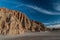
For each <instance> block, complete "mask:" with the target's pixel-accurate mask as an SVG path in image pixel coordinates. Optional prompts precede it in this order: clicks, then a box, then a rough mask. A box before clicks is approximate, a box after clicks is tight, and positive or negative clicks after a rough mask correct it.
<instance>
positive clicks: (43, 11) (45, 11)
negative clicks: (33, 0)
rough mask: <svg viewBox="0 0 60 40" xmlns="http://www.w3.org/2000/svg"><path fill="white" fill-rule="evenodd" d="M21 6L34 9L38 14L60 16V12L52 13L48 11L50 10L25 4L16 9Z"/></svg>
mask: <svg viewBox="0 0 60 40" xmlns="http://www.w3.org/2000/svg"><path fill="white" fill-rule="evenodd" d="M20 6H26V7H29V8H32V9H34V10H36V11H38V12H41V13H45V14H49V15H60V12H52V11H48V10H45V9H43V8H40V7H37V6H33V5H27V4H23V3H22V4H20V5H17V6H16V7H20Z"/></svg>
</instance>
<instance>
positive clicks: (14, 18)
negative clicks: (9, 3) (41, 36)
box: [0, 8, 45, 35]
mask: <svg viewBox="0 0 60 40" xmlns="http://www.w3.org/2000/svg"><path fill="white" fill-rule="evenodd" d="M28 31H31V32H35V31H45V27H44V25H43V24H41V23H39V22H36V21H31V20H29V19H28V17H27V16H26V15H25V14H23V13H21V12H18V11H14V10H8V9H5V8H0V34H2V35H16V34H23V33H24V32H28Z"/></svg>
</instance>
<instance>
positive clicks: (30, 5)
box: [0, 0, 60, 25]
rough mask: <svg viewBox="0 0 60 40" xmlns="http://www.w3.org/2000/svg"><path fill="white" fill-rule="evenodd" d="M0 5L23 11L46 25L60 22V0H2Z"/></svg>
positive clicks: (30, 17)
mask: <svg viewBox="0 0 60 40" xmlns="http://www.w3.org/2000/svg"><path fill="white" fill-rule="evenodd" d="M0 7H5V8H8V9H12V10H18V11H21V12H23V13H25V14H26V15H27V16H28V17H29V19H31V20H35V21H38V22H42V23H44V24H45V25H52V24H60V0H0Z"/></svg>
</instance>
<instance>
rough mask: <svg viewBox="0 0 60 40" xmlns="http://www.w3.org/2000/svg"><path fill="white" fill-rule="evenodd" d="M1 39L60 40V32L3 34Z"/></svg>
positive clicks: (0, 36)
mask: <svg viewBox="0 0 60 40" xmlns="http://www.w3.org/2000/svg"><path fill="white" fill-rule="evenodd" d="M0 40H60V32H33V33H25V34H22V35H15V36H6V35H5V36H2V35H0Z"/></svg>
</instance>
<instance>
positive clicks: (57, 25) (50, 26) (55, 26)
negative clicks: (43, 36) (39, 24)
mask: <svg viewBox="0 0 60 40" xmlns="http://www.w3.org/2000/svg"><path fill="white" fill-rule="evenodd" d="M47 27H48V28H60V24H55V25H49V26H47Z"/></svg>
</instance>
